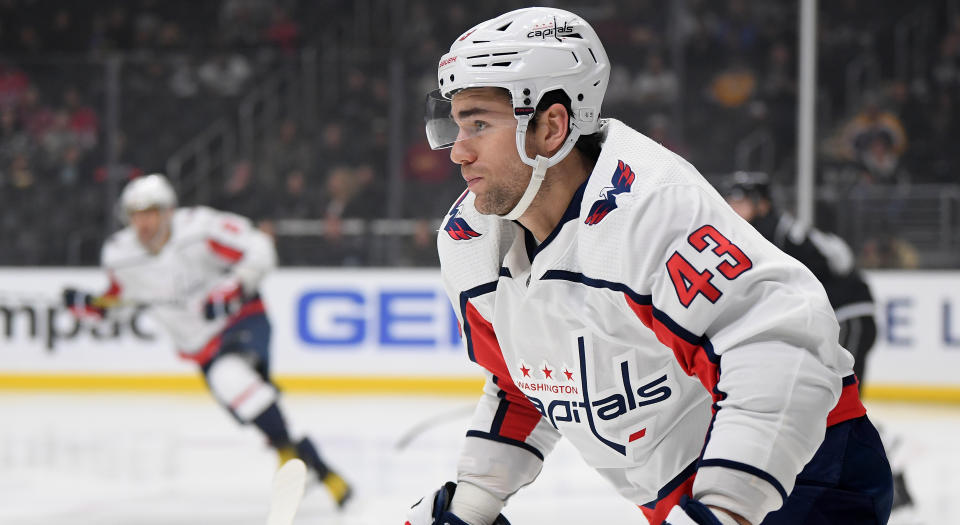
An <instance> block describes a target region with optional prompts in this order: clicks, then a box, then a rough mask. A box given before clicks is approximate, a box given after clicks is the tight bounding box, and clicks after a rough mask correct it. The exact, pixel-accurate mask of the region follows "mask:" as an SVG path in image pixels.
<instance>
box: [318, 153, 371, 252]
mask: <svg viewBox="0 0 960 525" xmlns="http://www.w3.org/2000/svg"><path fill="white" fill-rule="evenodd" d="M360 182H361V181H358V180H357V177H356V173H355V171H354V170H353V169H351V168H350V167H348V166H345V165H340V166H335V167H334V168H332V169H331V170H330V174H329V175H328V176H327V182H326V195H325V196H324V202H323V204H322V207H321V210H322V213H323V224H324V229H323V241H324V245H323V246H324V247H323V252H322V253H323V256H322V259H321V261H319V262H320V263H321V264H330V265H334V266H356V265H359V264H362V262H363V253H364V250H363V247H364V242H363V236H362V235H356V232H349V231H347V232H345V231H344V229H343V226H344V223H343V221H344V219H348V218H349V219H353V218H359V217H362V216H363V210H364V206H363V203H362V202H361V201H362V199H363V198H364V196H363V193H362V189H363V188H362V186H361V185H360Z"/></svg>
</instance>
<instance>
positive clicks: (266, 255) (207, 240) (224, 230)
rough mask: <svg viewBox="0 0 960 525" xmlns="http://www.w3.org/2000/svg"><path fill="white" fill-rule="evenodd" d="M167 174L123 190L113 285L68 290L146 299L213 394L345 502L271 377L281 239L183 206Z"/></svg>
mask: <svg viewBox="0 0 960 525" xmlns="http://www.w3.org/2000/svg"><path fill="white" fill-rule="evenodd" d="M176 201H177V198H176V194H175V193H174V190H173V187H172V186H171V185H170V183H169V181H167V179H166V177H164V176H163V175H160V174H152V175H147V176H145V177H141V178H138V179H134V180H133V181H131V182H130V183H129V184H128V185H127V186H126V187H125V188H124V190H123V193H122V195H121V198H120V203H119V205H120V208H121V213H122V214H123V216H124V218H125V220H127V221H128V222H129V225H128V226H127V227H126V228H124V229H122V230H121V231H119V232H117V233H115V234H114V235H113V236H111V237H110V238H109V239H108V240H107V242H106V243H105V245H104V247H103V256H102V264H103V267H104V268H105V269H106V271H107V274H108V277H109V279H110V287H109V289H108V290H107V291H106V292H105V293H104V294H101V295H98V296H94V295H91V294H86V293H83V292H80V291H77V290H73V289H67V290H65V291H64V300H65V302H66V303H67V306H68V307H70V308H71V310H73V311H74V312H76V313H77V314H80V315H93V316H98V317H102V316H103V315H105V314H107V313H108V311H110V310H111V309H113V308H118V307H123V306H126V305H142V306H146V307H148V308H149V312H150V314H151V315H152V316H153V318H154V319H155V320H156V321H158V322H159V324H160V325H161V326H163V328H165V329H166V331H167V332H168V333H169V334H170V336H171V337H172V339H173V341H174V343H175V344H176V345H177V348H178V351H179V354H180V356H181V357H182V358H184V359H188V360H190V361H193V362H195V363H196V364H197V365H198V367H199V369H200V370H201V372H202V373H203V376H204V379H205V380H206V384H207V387H208V388H209V389H210V392H211V393H212V394H213V396H214V398H216V400H217V401H218V402H219V403H220V405H222V406H223V407H224V408H225V409H226V410H227V411H229V412H230V414H231V415H233V417H234V418H235V419H236V420H237V421H238V422H240V423H241V424H253V425H254V426H255V427H257V428H258V429H259V430H260V431H261V432H262V433H263V435H264V436H265V437H266V439H267V440H268V441H269V443H270V446H272V447H273V448H274V449H276V451H277V454H278V457H279V460H280V464H283V463H284V462H285V461H286V460H288V459H291V458H294V457H299V458H301V459H303V461H304V462H305V463H306V464H307V465H308V466H309V467H310V468H311V469H312V471H313V473H314V474H315V475H316V477H317V479H318V481H321V482H322V483H323V484H324V485H325V486H326V487H327V489H328V490H329V492H330V495H331V496H332V498H333V500H334V501H335V502H336V503H337V504H338V505H339V506H342V505H343V504H344V503H345V502H346V501H347V499H348V498H349V497H350V494H351V489H350V487H349V485H348V484H347V483H346V482H345V481H344V480H343V478H342V477H341V476H340V475H338V474H337V473H336V472H334V471H333V470H332V469H331V468H330V467H329V466H327V465H326V463H324V461H323V460H322V459H321V458H320V454H319V453H318V452H317V449H316V447H315V446H314V444H313V442H312V441H311V440H310V438H308V437H303V438H301V439H299V440H296V439H294V438H293V437H292V436H291V435H290V434H289V433H288V430H287V424H286V422H285V420H284V416H283V414H282V412H281V409H280V406H279V404H278V401H279V391H278V390H277V387H276V386H275V385H274V384H273V382H272V381H271V379H270V353H269V344H270V322H269V320H268V318H267V316H266V312H265V308H264V303H263V301H262V300H261V299H260V296H259V293H258V288H259V286H260V281H261V280H262V279H263V278H264V277H265V276H266V274H267V273H268V272H269V271H271V270H272V269H273V268H274V267H275V266H276V251H275V248H274V245H273V240H272V239H271V238H270V237H269V236H268V235H267V234H265V233H263V232H261V231H260V230H258V229H257V228H255V227H253V225H252V224H251V223H250V221H249V220H247V219H246V218H244V217H241V216H239V215H234V214H231V213H225V212H220V211H217V210H214V209H211V208H207V207H203V206H197V207H188V208H176Z"/></svg>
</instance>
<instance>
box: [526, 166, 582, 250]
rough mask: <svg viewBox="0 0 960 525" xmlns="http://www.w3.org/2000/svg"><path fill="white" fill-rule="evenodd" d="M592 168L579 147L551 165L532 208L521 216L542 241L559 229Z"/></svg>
mask: <svg viewBox="0 0 960 525" xmlns="http://www.w3.org/2000/svg"><path fill="white" fill-rule="evenodd" d="M591 171H592V167H591V166H590V165H589V164H587V163H586V162H585V159H584V158H583V157H582V156H581V155H580V154H579V152H577V151H574V152H571V154H570V155H568V156H567V158H565V159H563V161H561V162H560V163H559V164H557V165H556V166H553V167H551V168H549V169H548V170H547V174H546V176H545V177H544V179H543V185H542V186H540V191H538V192H537V196H536V197H535V198H534V199H533V202H532V203H530V208H528V209H527V211H526V212H524V214H523V215H521V216H520V219H518V221H519V222H520V224H522V225H523V227H524V228H526V229H528V230H530V233H532V234H533V236H534V237H535V238H536V239H537V240H538V241H540V242H542V241H543V240H544V239H546V238H547V237H548V236H549V235H550V233H551V232H553V230H554V229H556V227H557V224H559V223H560V219H562V218H563V214H564V212H565V211H566V210H567V207H568V206H569V205H570V200H571V199H573V195H574V194H575V193H576V192H577V189H578V188H579V187H580V185H581V184H583V182H584V181H585V180H587V178H588V177H589V176H590V172H591Z"/></svg>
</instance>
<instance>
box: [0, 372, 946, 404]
mask: <svg viewBox="0 0 960 525" xmlns="http://www.w3.org/2000/svg"><path fill="white" fill-rule="evenodd" d="M276 381H277V383H278V384H279V385H280V388H281V389H283V391H284V392H291V393H305V394H341V393H342V394H435V395H437V394H439V395H468V396H472V395H479V394H480V392H481V389H482V388H483V380H482V379H479V378H472V377H456V378H443V377H429V376H424V377H407V376H404V377H394V376H321V375H317V376H312V375H279V376H277V378H276ZM3 390H7V391H11V390H12V391H25V390H32V391H53V392H56V391H106V392H110V391H129V392H163V393H176V392H206V385H205V384H204V381H203V378H202V377H201V376H200V375H199V374H141V375H136V374H122V375H121V374H10V373H6V374H0V391H3ZM863 397H864V399H866V400H868V401H917V402H933V403H960V386H936V385H935V386H924V385H895V384H877V385H871V384H866V385H864V390H863Z"/></svg>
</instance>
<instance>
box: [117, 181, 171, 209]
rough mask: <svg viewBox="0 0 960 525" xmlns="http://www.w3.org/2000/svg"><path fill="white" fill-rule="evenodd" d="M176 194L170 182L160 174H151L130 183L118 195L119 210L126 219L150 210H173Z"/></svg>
mask: <svg viewBox="0 0 960 525" xmlns="http://www.w3.org/2000/svg"><path fill="white" fill-rule="evenodd" d="M176 205H177V194H176V192H175V191H173V186H172V185H171V184H170V181H169V180H167V178H166V177H164V176H163V175H161V174H160V173H151V174H150V175H146V176H143V177H138V178H136V179H133V180H132V181H130V182H129V183H128V184H127V186H126V187H125V188H123V193H122V194H120V210H121V212H122V215H123V216H124V217H125V218H126V217H129V216H130V214H131V213H133V212H136V211H143V210H148V209H150V208H164V209H169V208H174V207H176Z"/></svg>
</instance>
